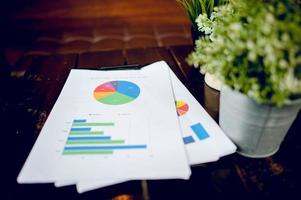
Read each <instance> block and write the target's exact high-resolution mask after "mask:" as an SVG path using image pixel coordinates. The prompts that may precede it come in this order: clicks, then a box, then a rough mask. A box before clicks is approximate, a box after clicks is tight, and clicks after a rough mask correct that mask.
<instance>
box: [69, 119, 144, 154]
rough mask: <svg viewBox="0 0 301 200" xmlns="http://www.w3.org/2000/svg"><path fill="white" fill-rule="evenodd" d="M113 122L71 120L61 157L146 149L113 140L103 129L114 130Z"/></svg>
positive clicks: (121, 140) (122, 140) (142, 146)
mask: <svg viewBox="0 0 301 200" xmlns="http://www.w3.org/2000/svg"><path fill="white" fill-rule="evenodd" d="M114 126H115V123H114V122H89V121H88V120H87V119H75V120H73V123H72V127H71V128H70V131H69V135H68V138H67V142H66V145H65V147H64V150H63V155H95V154H113V152H114V150H127V149H128V150H129V149H146V145H145V144H142V145H127V144H126V141H125V140H124V139H113V138H112V136H111V135H110V134H108V133H106V132H105V131H102V130H105V128H104V127H111V128H113V129H114Z"/></svg>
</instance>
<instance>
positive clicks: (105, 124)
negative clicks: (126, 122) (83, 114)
mask: <svg viewBox="0 0 301 200" xmlns="http://www.w3.org/2000/svg"><path fill="white" fill-rule="evenodd" d="M72 126H114V123H113V122H100V123H85V122H82V123H73V124H72Z"/></svg>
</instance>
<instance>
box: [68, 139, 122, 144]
mask: <svg viewBox="0 0 301 200" xmlns="http://www.w3.org/2000/svg"><path fill="white" fill-rule="evenodd" d="M67 144H124V140H98V141H97V140H75V141H67Z"/></svg>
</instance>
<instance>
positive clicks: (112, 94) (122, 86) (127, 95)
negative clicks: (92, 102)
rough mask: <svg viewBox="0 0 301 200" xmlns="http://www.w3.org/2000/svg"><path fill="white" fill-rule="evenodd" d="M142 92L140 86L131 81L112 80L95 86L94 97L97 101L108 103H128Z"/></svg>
mask: <svg viewBox="0 0 301 200" xmlns="http://www.w3.org/2000/svg"><path fill="white" fill-rule="evenodd" d="M139 94H140V88H139V86H138V85H136V84H135V83H133V82H129V81H121V80H117V81H110V82H106V83H103V84H101V85H99V86H98V87H96V88H95V90H94V97H95V99H96V100H97V101H99V102H101V103H103V104H108V105H120V104H126V103H129V102H131V101H133V100H135V99H136V98H137V97H138V96H139Z"/></svg>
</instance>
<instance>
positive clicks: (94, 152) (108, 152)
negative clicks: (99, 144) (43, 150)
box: [63, 150, 113, 155]
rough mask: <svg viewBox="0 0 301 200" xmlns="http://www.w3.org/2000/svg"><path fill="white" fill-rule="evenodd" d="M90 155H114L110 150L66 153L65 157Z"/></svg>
mask: <svg viewBox="0 0 301 200" xmlns="http://www.w3.org/2000/svg"><path fill="white" fill-rule="evenodd" d="M89 154H92V155H94V154H113V151H110V150H109V151H108V150H92V151H91V150H88V151H87V150H85V151H78V150H77V151H74V150H72V151H64V152H63V155H89Z"/></svg>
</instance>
